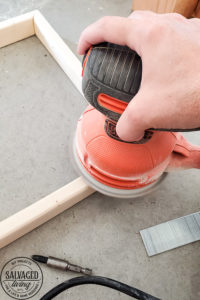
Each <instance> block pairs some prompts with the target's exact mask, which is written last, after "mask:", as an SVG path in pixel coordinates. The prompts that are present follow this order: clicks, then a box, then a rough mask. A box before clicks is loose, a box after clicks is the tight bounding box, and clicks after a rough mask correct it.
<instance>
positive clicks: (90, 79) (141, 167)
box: [74, 43, 200, 198]
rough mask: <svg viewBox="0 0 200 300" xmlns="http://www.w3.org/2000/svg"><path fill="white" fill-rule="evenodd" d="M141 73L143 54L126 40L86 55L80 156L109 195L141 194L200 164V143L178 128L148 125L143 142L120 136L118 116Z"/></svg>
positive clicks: (77, 152) (89, 178) (89, 175)
mask: <svg viewBox="0 0 200 300" xmlns="http://www.w3.org/2000/svg"><path fill="white" fill-rule="evenodd" d="M141 77H142V61H141V58H140V57H139V56H138V55H137V54H136V52H134V51H133V50H131V49H129V48H128V47H126V46H119V45H115V44H111V43H102V44H99V45H96V46H93V47H91V48H90V49H89V51H88V52H87V53H86V55H85V56H84V58H83V80H82V89H83V93H84V96H85V98H86V100H87V101H88V102H89V103H90V105H89V106H88V107H87V109H86V110H85V111H84V112H83V114H82V116H81V117H80V119H79V121H78V125H77V130H76V138H75V149H74V150H75V151H74V152H75V160H76V162H77V165H78V166H79V169H80V171H81V173H82V175H83V177H84V178H85V179H86V180H87V181H88V183H89V184H90V185H91V186H92V187H94V188H95V189H96V190H98V191H100V192H101V193H103V194H107V195H109V196H113V197H121V198H128V197H131V198H133V197H138V196H142V195H144V194H146V193H148V192H150V191H152V190H153V189H154V188H155V187H157V186H158V184H159V183H160V182H161V181H162V180H163V178H164V177H165V174H166V172H168V171H171V170H175V169H186V168H188V169H189V168H200V147H199V146H194V145H191V144H189V143H188V142H187V141H186V140H185V138H184V137H183V136H182V135H181V134H180V133H179V132H178V131H180V130H178V129H172V130H170V131H167V130H165V129H157V130H154V129H153V130H147V131H146V132H145V135H144V137H143V138H142V140H141V141H139V142H134V141H133V142H124V141H122V140H120V138H119V137H118V136H117V134H116V130H115V127H116V122H117V120H118V119H119V117H120V115H121V114H122V113H123V111H124V110H125V108H126V106H127V105H128V103H129V101H130V100H132V99H133V97H134V96H135V95H136V93H137V92H138V90H139V88H140V83H141ZM133 101H134V100H133ZM194 130H196V129H194ZM181 131H183V130H181Z"/></svg>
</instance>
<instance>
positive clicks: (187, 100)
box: [78, 11, 200, 141]
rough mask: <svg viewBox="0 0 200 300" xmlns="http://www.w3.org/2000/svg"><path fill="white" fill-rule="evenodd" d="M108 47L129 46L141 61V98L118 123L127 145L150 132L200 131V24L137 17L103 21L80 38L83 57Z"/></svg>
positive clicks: (171, 16)
mask: <svg viewBox="0 0 200 300" xmlns="http://www.w3.org/2000/svg"><path fill="white" fill-rule="evenodd" d="M103 41H107V42H111V43H115V44H119V45H127V46H129V47H130V48H131V49H133V50H135V51H136V52H137V53H138V54H139V55H140V56H141V58H142V81H141V86H140V90H139V92H138V93H137V94H136V96H135V97H134V98H133V100H132V101H131V102H130V103H129V105H128V106H127V108H126V110H125V111H124V113H123V114H122V116H121V117H120V119H119V121H118V123H117V133H118V135H119V137H120V138H121V139H123V140H127V141H134V140H139V139H141V138H142V137H143V135H144V130H146V129H148V128H167V129H173V128H180V129H192V128H197V127H200V20H199V19H195V18H194V19H186V18H184V17H183V16H181V15H178V14H162V15H160V14H155V13H152V12H147V11H146V12H145V11H136V12H134V13H132V15H131V16H130V17H128V18H122V17H104V18H102V19H100V20H99V21H97V22H96V23H94V24H92V25H90V26H89V27H87V28H86V29H85V30H84V31H83V33H82V34H81V37H80V41H79V44H78V53H79V54H84V53H85V51H86V50H87V48H89V47H90V46H91V45H94V44H98V43H100V42H103Z"/></svg>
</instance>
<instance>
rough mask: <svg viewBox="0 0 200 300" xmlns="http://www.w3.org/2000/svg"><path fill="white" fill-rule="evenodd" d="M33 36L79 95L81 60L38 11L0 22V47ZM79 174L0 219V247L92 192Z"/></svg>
mask: <svg viewBox="0 0 200 300" xmlns="http://www.w3.org/2000/svg"><path fill="white" fill-rule="evenodd" d="M33 35H36V36H37V37H38V39H39V40H40V41H41V42H42V44H43V45H44V46H45V47H46V48H47V50H48V51H49V52H50V53H51V55H52V56H53V57H54V59H55V60H56V62H57V63H58V64H59V66H60V67H61V68H62V69H63V71H64V72H65V73H66V75H67V76H68V77H69V78H70V79H71V81H72V82H73V83H74V85H75V87H76V88H77V89H78V91H79V92H80V93H81V94H82V89H81V63H80V61H79V60H78V59H77V58H76V56H75V55H74V54H73V52H72V51H71V50H70V49H69V47H68V46H67V45H66V44H65V43H64V42H63V40H62V39H61V38H60V37H59V35H58V34H57V33H56V32H55V31H54V29H53V28H52V27H51V26H50V25H49V23H48V22H47V21H46V20H45V18H44V17H43V16H42V14H41V13H40V12H39V11H32V12H30V13H27V14H24V15H21V16H18V17H15V18H12V19H9V20H6V21H3V22H1V23H0V48H2V47H4V46H7V45H10V44H12V43H15V42H17V41H20V40H23V39H25V38H28V37H31V36H33ZM93 192H94V190H93V189H92V188H91V187H89V186H88V185H87V184H86V183H85V182H84V181H83V179H82V178H81V177H79V178H77V179H76V180H74V181H72V182H70V183H69V184H67V185H66V186H64V187H62V188H60V189H59V190H57V191H55V192H54V193H52V194H50V195H48V196H46V197H44V198H43V199H41V200H39V201H37V202H35V203H34V204H32V205H30V206H28V207H26V208H24V209H23V210H21V211H19V212H18V213H16V214H14V215H12V216H10V217H8V218H7V219H5V220H3V221H1V222H0V248H2V247H4V246H6V245H8V244H9V243H11V242H13V241H14V240H16V239H18V238H19V237H21V236H23V235H24V234H26V233H28V232H30V231H31V230H33V229H34V228H36V227H38V226H40V225H41V224H43V223H45V222H46V221H48V220H50V219H51V218H53V217H55V216H56V215H58V214H59V213H61V212H63V211H64V210H65V209H67V208H69V207H71V206H73V205H74V204H76V203H77V202H79V201H81V200H82V199H84V198H86V197H87V196H89V195H90V194H92V193H93Z"/></svg>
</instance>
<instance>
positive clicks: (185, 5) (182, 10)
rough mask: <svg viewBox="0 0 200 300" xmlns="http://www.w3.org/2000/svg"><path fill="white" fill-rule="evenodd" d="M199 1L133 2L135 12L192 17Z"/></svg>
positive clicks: (145, 0)
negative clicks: (177, 14) (144, 11)
mask: <svg viewBox="0 0 200 300" xmlns="http://www.w3.org/2000/svg"><path fill="white" fill-rule="evenodd" d="M197 3H198V0H133V2H132V9H133V10H151V11H154V12H157V13H172V12H176V13H179V14H182V15H183V16H185V17H191V16H192V14H193V12H194V10H195V8H196V6H197Z"/></svg>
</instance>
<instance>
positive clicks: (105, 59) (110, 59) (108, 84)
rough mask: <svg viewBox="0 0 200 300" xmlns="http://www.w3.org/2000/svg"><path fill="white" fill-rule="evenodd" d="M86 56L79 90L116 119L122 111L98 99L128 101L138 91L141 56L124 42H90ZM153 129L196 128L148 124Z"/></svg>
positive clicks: (175, 129)
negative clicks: (106, 98) (104, 97)
mask: <svg viewBox="0 0 200 300" xmlns="http://www.w3.org/2000/svg"><path fill="white" fill-rule="evenodd" d="M89 51H90V52H89V55H87V53H86V54H85V56H84V58H83V64H84V62H85V59H87V61H86V63H85V66H84V71H83V80H82V90H83V93H84V96H85V98H86V99H87V101H88V102H89V103H90V104H91V105H92V106H94V107H95V108H96V109H97V110H98V111H100V112H101V113H103V114H104V115H105V116H107V117H108V118H109V119H111V120H114V121H118V119H119V117H120V115H121V113H117V112H116V111H113V110H112V109H111V108H110V109H108V108H106V107H105V106H102V105H100V104H99V102H98V96H99V95H100V94H104V95H108V96H110V97H113V98H114V99H118V100H121V101H123V102H125V103H127V104H128V103H129V102H130V101H131V100H132V98H133V97H134V96H135V95H136V94H137V92H138V90H139V88H140V84H141V78H142V60H141V58H140V56H139V55H138V54H137V53H136V52H135V51H133V50H132V49H130V48H129V47H127V46H120V45H116V44H112V43H101V44H98V45H94V46H92V48H91V49H90V50H89ZM149 130H156V131H182V132H183V131H195V130H200V128H193V129H177V128H170V129H165V128H156V129H154V128H150V129H149Z"/></svg>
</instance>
